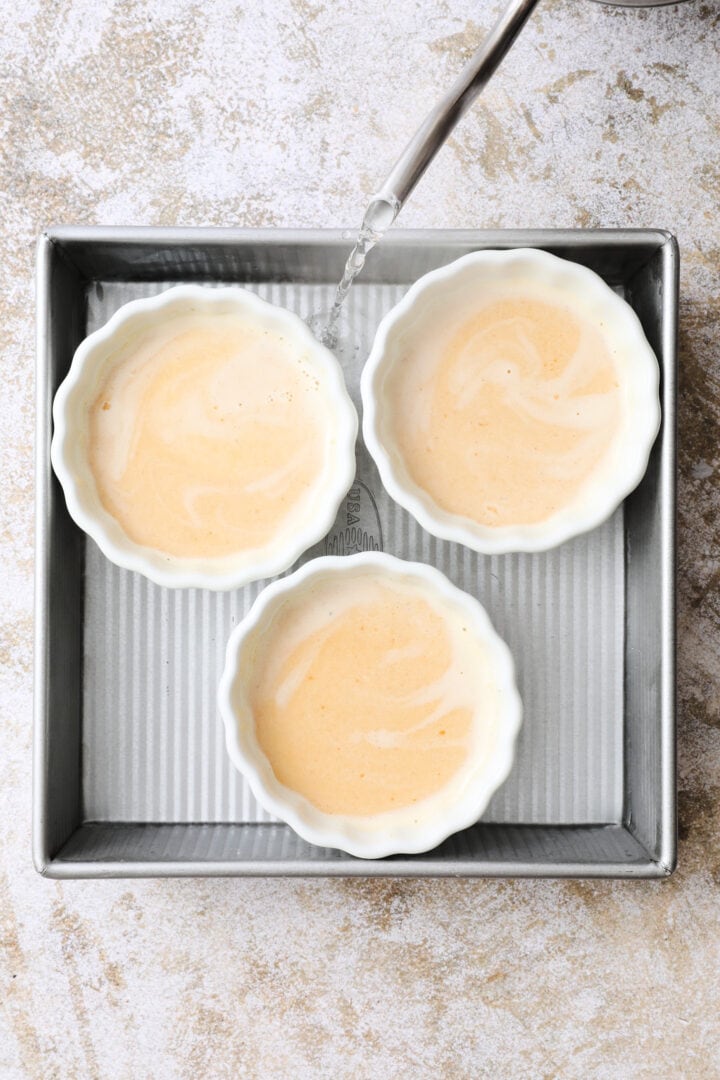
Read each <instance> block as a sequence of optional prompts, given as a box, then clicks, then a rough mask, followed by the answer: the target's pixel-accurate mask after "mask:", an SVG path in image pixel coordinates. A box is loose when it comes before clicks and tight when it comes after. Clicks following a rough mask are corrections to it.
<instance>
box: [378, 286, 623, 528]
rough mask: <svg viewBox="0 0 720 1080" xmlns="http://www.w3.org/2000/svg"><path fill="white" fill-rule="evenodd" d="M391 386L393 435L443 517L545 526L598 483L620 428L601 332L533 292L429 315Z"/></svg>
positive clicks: (465, 298)
mask: <svg viewBox="0 0 720 1080" xmlns="http://www.w3.org/2000/svg"><path fill="white" fill-rule="evenodd" d="M402 350H403V351H402V353H400V354H398V356H397V358H396V359H395V360H394V362H393V364H392V367H391V369H390V371H389V373H388V376H387V380H386V383H385V386H384V393H385V398H386V402H387V416H388V420H387V433H388V437H389V439H390V440H391V442H393V443H394V444H395V446H396V447H397V450H398V451H399V453H400V456H401V458H402V460H403V462H404V465H405V468H406V470H407V473H408V475H409V477H410V479H411V480H412V481H413V482H414V483H415V484H416V485H417V486H418V487H420V488H422V489H423V490H424V491H426V492H427V493H428V494H429V495H430V496H431V497H432V499H433V500H434V502H435V503H436V504H437V505H438V506H439V507H441V508H442V509H444V510H446V511H449V512H450V513H453V514H458V515H461V516H463V517H467V518H470V519H471V520H473V521H476V522H478V523H479V524H482V525H487V526H503V525H506V526H512V525H521V524H534V523H536V522H541V521H545V520H547V519H548V518H550V517H551V516H552V515H553V514H555V513H556V512H558V511H559V510H561V509H562V508H563V507H564V506H566V505H567V504H568V503H570V502H571V501H572V500H574V499H575V497H576V496H577V495H578V493H579V492H580V491H581V489H582V488H583V486H584V485H585V484H586V483H587V482H588V481H589V480H590V479H591V477H592V475H593V473H594V471H595V470H596V469H597V468H598V466H599V464H600V463H601V461H602V459H603V457H604V456H605V455H606V453H607V452H608V450H609V448H610V447H611V445H612V442H613V438H614V436H615V433H616V431H617V430H618V428H619V425H620V421H621V400H620V390H619V386H618V375H617V371H616V368H615V362H614V359H613V356H612V353H611V350H610V347H609V346H608V344H607V342H606V340H605V338H604V336H603V333H602V329H601V327H599V326H596V325H593V324H592V323H591V322H590V320H589V319H587V318H584V317H583V316H582V315H581V314H579V313H577V312H575V311H574V310H571V309H570V308H569V307H567V306H564V305H563V304H562V303H560V302H558V301H557V300H556V299H555V298H553V297H552V296H550V297H546V296H543V295H538V294H537V292H535V293H534V292H533V291H532V288H531V287H529V288H528V290H527V292H523V291H522V289H520V288H519V289H518V290H517V292H513V293H512V294H511V295H508V294H507V293H505V294H504V295H503V294H498V295H494V296H492V297H490V298H489V299H488V297H487V296H485V297H484V298H482V299H480V300H478V298H477V297H473V296H472V295H467V291H466V292H465V293H460V294H459V296H458V297H457V299H456V303H455V305H454V306H453V305H452V304H451V305H450V309H449V310H448V309H447V307H446V309H445V310H443V311H438V310H433V311H430V312H426V313H425V315H424V316H423V317H421V319H420V320H419V321H418V322H417V323H416V324H415V325H414V326H412V327H411V329H410V330H409V331H407V332H406V334H405V337H404V342H403V346H402Z"/></svg>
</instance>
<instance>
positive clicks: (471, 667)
mask: <svg viewBox="0 0 720 1080" xmlns="http://www.w3.org/2000/svg"><path fill="white" fill-rule="evenodd" d="M246 665H247V666H246V679H247V684H246V685H247V688H248V689H247V694H248V704H249V706H250V710H251V712H252V715H253V719H254V724H255V733H256V737H257V741H258V743H259V746H260V748H261V750H262V751H263V753H264V754H265V756H266V757H267V759H268V760H269V762H270V764H271V766H272V769H273V771H274V773H275V776H276V777H277V779H278V780H279V781H280V783H282V784H284V785H285V786H286V787H288V788H290V789H291V790H293V791H296V792H298V793H299V794H300V795H302V796H304V797H305V798H306V799H307V800H308V801H309V802H311V803H312V804H313V805H314V806H315V807H317V808H318V809H319V810H322V811H324V812H325V813H329V814H340V815H351V816H353V815H363V816H364V815H375V814H380V813H384V812H388V811H393V810H398V809H401V808H403V807H408V806H415V805H416V804H419V803H421V802H422V801H423V800H424V799H426V798H429V797H430V796H433V795H435V794H437V793H438V792H440V791H442V790H443V789H445V788H446V787H447V786H448V785H452V784H456V785H457V791H458V792H459V791H461V789H462V784H463V783H464V782H466V781H467V777H463V766H465V765H467V763H468V762H469V761H470V760H471V761H472V764H473V767H474V768H476V769H477V767H478V765H481V764H482V762H483V761H484V760H487V758H489V757H490V756H491V754H492V752H493V749H494V747H495V744H496V739H497V736H498V725H499V723H500V697H499V693H500V692H499V690H498V687H497V684H496V682H495V679H494V678H493V672H492V666H491V661H490V658H489V655H488V649H487V646H486V645H485V644H484V643H483V642H482V641H481V640H479V638H478V637H477V635H476V634H474V633H473V631H472V627H471V626H470V625H469V624H468V621H467V618H466V617H464V616H463V614H462V613H461V612H460V611H459V610H458V609H456V608H454V606H453V605H452V604H451V603H450V602H449V601H447V600H445V599H444V598H443V597H441V596H436V595H435V594H434V592H433V590H429V589H428V588H427V587H425V586H423V585H422V584H421V583H420V582H419V581H412V580H407V581H404V580H400V579H398V578H397V577H395V576H392V577H391V576H389V575H384V574H382V572H380V571H368V570H358V571H357V572H355V573H347V574H343V575H328V576H327V577H325V578H317V579H315V581H314V582H313V583H312V585H308V586H306V587H305V588H303V589H302V590H300V591H299V592H298V594H297V595H293V596H289V597H288V598H287V599H286V600H285V601H284V603H283V604H282V606H281V607H280V609H279V610H278V611H276V612H275V614H274V616H273V618H272V620H271V621H270V623H269V624H268V627H267V629H265V630H264V631H263V632H262V634H260V635H258V636H256V638H255V640H254V642H253V645H252V648H251V649H250V651H249V654H248V658H247V661H246Z"/></svg>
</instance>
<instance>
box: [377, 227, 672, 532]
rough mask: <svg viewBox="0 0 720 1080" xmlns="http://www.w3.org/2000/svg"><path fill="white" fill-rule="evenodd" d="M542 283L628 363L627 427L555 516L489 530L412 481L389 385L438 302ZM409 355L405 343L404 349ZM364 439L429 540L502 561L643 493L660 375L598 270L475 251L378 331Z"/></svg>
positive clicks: (623, 376) (424, 286)
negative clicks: (418, 326)
mask: <svg viewBox="0 0 720 1080" xmlns="http://www.w3.org/2000/svg"><path fill="white" fill-rule="evenodd" d="M498 281H502V282H503V283H507V284H508V285H509V286H512V284H513V283H514V282H517V283H520V284H521V285H522V283H523V282H530V283H531V284H532V283H533V282H537V283H538V284H542V286H543V288H547V289H550V290H558V294H559V295H561V296H564V297H565V299H566V300H567V299H568V298H569V299H570V301H571V303H572V306H573V308H574V309H576V310H578V312H579V313H580V314H583V315H584V316H585V317H587V318H588V319H589V320H591V322H592V324H593V325H594V326H596V327H604V329H603V330H602V334H603V336H604V337H605V340H606V342H607V343H608V344H609V346H610V347H611V349H612V351H613V353H614V354H615V356H616V357H619V358H620V361H621V363H620V364H619V365H618V367H617V370H618V372H619V375H620V395H621V413H622V419H621V423H620V429H619V431H618V433H617V435H616V437H615V438H614V440H613V442H612V445H611V448H610V450H609V451H608V453H607V454H606V455H605V457H604V458H603V460H602V461H601V463H600V465H599V466H598V467H597V469H596V471H595V472H594V474H593V475H592V479H591V481H590V482H588V483H587V484H586V485H585V486H584V487H583V488H582V489H581V490H580V492H579V494H578V496H577V497H576V498H575V499H574V500H573V501H572V502H570V503H568V504H566V505H565V506H563V507H561V508H560V509H559V510H558V511H557V512H556V513H555V514H553V515H552V516H551V517H549V518H547V519H545V520H543V521H541V522H536V523H532V524H523V523H519V524H517V525H512V526H509V525H503V526H490V525H485V524H480V523H478V522H476V521H473V520H471V519H470V518H468V517H463V516H460V515H458V514H455V513H451V512H449V511H447V510H445V509H443V508H442V507H440V506H439V505H438V504H437V502H436V501H435V500H434V499H433V498H432V497H431V496H430V495H429V494H428V493H427V492H426V491H424V490H423V489H422V488H421V487H419V486H418V485H417V484H416V483H414V481H413V480H412V479H411V477H410V475H409V473H408V470H407V468H406V466H405V463H404V461H403V459H402V456H401V454H400V452H399V450H398V448H397V446H395V445H394V444H393V438H392V435H391V433H390V431H389V406H388V403H387V395H386V394H385V393H384V386H385V383H386V379H387V375H388V372H389V371H390V369H391V368H392V365H393V364H394V363H395V362H396V360H397V358H398V356H399V355H401V348H400V341H401V339H402V337H403V335H406V338H407V336H409V334H410V332H411V327H412V325H413V322H414V321H415V320H416V319H418V318H419V317H420V315H421V313H422V312H423V309H424V308H425V307H426V306H427V305H428V304H430V303H432V304H433V305H434V308H433V310H435V311H437V310H438V307H439V306H441V305H442V304H443V301H445V302H446V303H447V305H448V306H449V305H450V302H451V300H452V296H453V294H454V292H455V291H456V290H457V289H458V288H460V287H461V286H465V285H468V284H470V283H471V284H472V286H473V288H475V287H476V288H477V289H478V291H479V292H481V290H482V287H483V283H486V284H488V286H489V285H490V284H492V285H493V286H495V285H497V283H498ZM405 348H407V344H405ZM361 390H362V401H363V410H364V418H363V436H364V440H365V444H366V446H367V448H368V450H369V451H370V453H371V455H372V456H373V458H374V459H375V462H376V464H377V466H378V469H379V472H380V476H381V479H382V481H383V484H384V485H385V488H386V489H387V491H388V492H389V494H390V495H391V496H392V497H393V498H394V499H395V500H396V501H397V502H398V503H400V504H401V505H402V506H404V507H405V508H406V509H407V510H409V511H410V513H411V514H412V515H413V516H414V517H415V519H416V520H417V521H418V522H419V523H420V524H421V525H422V526H423V527H424V528H425V529H427V530H428V532H431V533H433V534H434V535H435V536H439V537H442V538H443V539H447V540H453V541H456V542H458V543H461V544H465V545H466V546H467V547H470V548H473V549H474V550H476V551H480V552H484V553H486V554H499V553H503V552H510V551H542V550H546V549H547V548H551V547H555V546H556V545H558V544H561V543H563V542H564V541H565V540H568V539H569V538H570V537H572V536H575V535H577V534H579V533H583V532H586V531H588V530H590V529H593V528H595V527H596V526H597V525H600V524H601V523H602V522H603V521H604V520H606V519H607V518H608V517H609V516H610V515H611V514H612V513H613V511H614V510H615V509H616V508H617V507H618V506H619V504H620V503H621V502H622V500H623V499H624V498H625V497H626V496H627V495H628V494H629V493H630V492H631V491H632V490H633V489H634V488H635V487H636V486H637V485H638V483H639V482H640V480H641V479H642V477H643V475H644V473H645V470H646V468H647V464H648V458H649V455H650V451H651V449H652V445H653V443H654V441H655V438H656V436H657V433H658V430H659V427H660V404H659V367H658V363H657V359H656V357H655V354H654V353H653V351H652V349H651V348H650V345H649V344H648V342H647V339H646V338H645V335H644V333H643V330H642V326H641V324H640V321H639V319H638V318H637V316H636V314H635V312H634V311H633V310H632V308H631V307H630V305H629V304H627V303H626V302H625V301H624V300H623V299H622V298H621V297H619V296H618V295H617V294H616V293H614V292H613V291H612V289H611V288H610V287H609V286H608V285H607V284H606V283H605V282H604V281H603V280H602V278H600V277H599V276H598V275H597V274H596V273H594V271H592V270H589V269H587V268H586V267H584V266H580V265H579V264H577V263H573V262H570V261H568V260H565V259H560V258H558V257H557V256H554V255H550V254H548V253H547V252H544V251H541V250H537V249H530V248H518V249H515V250H510V251H477V252H472V253H471V254H469V255H465V256H463V257H462V258H460V259H458V260H457V261H455V262H453V263H450V264H449V265H448V266H444V267H441V268H440V269H438V270H434V271H432V272H431V273H429V274H426V275H425V276H424V277H422V278H420V279H419V281H417V282H415V284H414V285H413V286H412V287H411V288H410V290H409V291H408V293H407V294H406V296H405V297H404V298H403V299H402V300H401V302H400V303H399V304H398V305H397V306H396V307H394V308H393V309H392V311H390V312H389V313H388V314H387V315H386V316H385V318H384V319H383V320H382V322H381V323H380V326H379V328H378V330H377V333H376V336H375V340H374V343H373V348H372V351H371V353H370V357H369V359H368V361H367V364H366V365H365V368H364V370H363V374H362V381H361Z"/></svg>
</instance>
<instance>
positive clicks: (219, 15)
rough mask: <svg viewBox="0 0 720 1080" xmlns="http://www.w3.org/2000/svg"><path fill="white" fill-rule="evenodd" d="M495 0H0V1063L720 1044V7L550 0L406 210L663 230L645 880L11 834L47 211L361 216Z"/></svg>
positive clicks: (439, 1066)
mask: <svg viewBox="0 0 720 1080" xmlns="http://www.w3.org/2000/svg"><path fill="white" fill-rule="evenodd" d="M499 6H500V4H499V0H453V2H452V3H450V2H443V0H392V2H388V0H317V2H314V0H276V2H274V3H273V2H270V0H264V2H256V0H254V2H252V3H251V2H250V0H245V2H244V3H234V2H233V0H217V2H215V3H213V4H199V3H194V2H189V0H172V2H171V0H165V2H158V3H149V2H139V0H116V2H114V3H113V2H111V0H72V2H71V0H62V2H57V0H55V2H51V0H27V2H25V3H23V4H15V3H11V2H10V0H1V2H0V19H1V20H2V34H1V40H0V50H1V54H0V78H1V80H2V82H1V84H0V95H1V96H2V101H1V103H0V128H1V134H0V209H1V220H2V233H3V236H2V241H1V243H2V259H1V260H0V334H1V335H2V343H3V351H2V368H1V369H0V388H1V392H2V407H3V412H2V416H3V420H2V424H1V425H0V463H1V464H0V482H1V484H2V490H1V492H0V513H1V515H2V526H1V533H2V538H1V543H2V549H1V550H2V563H3V569H2V578H1V581H2V622H3V628H2V645H1V647H0V662H1V663H2V673H1V675H0V679H1V682H0V693H1V709H2V712H1V716H0V740H1V745H0V762H1V763H2V781H1V782H0V817H1V820H2V829H1V831H0V852H1V863H0V980H1V982H0V1076H2V1077H3V1080H5V1078H12V1080H14V1078H19V1077H23V1078H24V1077H39V1078H43V1080H45V1078H54V1077H57V1078H63V1080H64V1078H66V1077H100V1078H103V1080H104V1078H106V1077H107V1078H113V1080H114V1078H116V1077H117V1078H121V1077H122V1078H124V1077H128V1078H135V1077H142V1078H146V1077H147V1078H165V1077H168V1078H172V1077H179V1078H193V1080H194V1078H205V1077H208V1078H215V1077H217V1078H221V1077H228V1078H235V1077H251V1078H255V1077H260V1078H265V1077H268V1078H270V1077H278V1078H281V1077H282V1078H288V1077H292V1078H295V1077H298V1078H303V1077H325V1076H327V1077H333V1078H335V1077H338V1078H340V1077H370V1078H375V1077H378V1078H382V1080H386V1078H387V1080H390V1078H400V1077H433V1078H435V1077H451V1078H455V1077H458V1078H468V1080H470V1078H475V1077H483V1076H488V1077H493V1078H496V1077H512V1078H515V1077H532V1078H534V1077H556V1076H557V1077H582V1078H605V1077H607V1078H613V1080H615V1078H625V1077H632V1078H635V1077H657V1076H661V1077H673V1078H677V1077H690V1078H695V1077H718V1076H720V1020H719V1019H718V1013H719V1011H720V844H719V840H720V691H719V690H718V674H719V673H720V657H719V655H718V652H719V649H720V601H719V595H720V594H719V592H718V587H719V585H720V569H719V567H718V555H717V552H718V541H719V540H720V523H719V521H718V512H719V511H720V496H719V495H718V478H719V471H720V470H719V466H720V451H719V450H718V446H719V438H718V436H719V435H720V287H719V286H720V282H719V274H718V267H719V265H720V213H719V208H720V152H719V150H718V147H719V146H720V104H719V103H720V64H719V63H718V42H719V41H720V38H719V36H718V35H719V31H720V9H719V8H718V6H717V4H716V3H714V2H713V3H710V2H707V3H705V2H702V0H694V2H691V3H688V4H685V5H683V6H682V7H678V8H668V9H665V10H662V11H654V12H647V13H637V12H635V13H632V12H624V13H623V12H618V11H609V10H604V9H602V8H600V7H598V6H596V5H594V4H591V3H589V2H586V0H545V3H544V4H543V5H542V8H541V11H540V12H539V13H538V14H537V15H536V16H535V18H534V20H533V22H532V23H531V25H529V26H528V27H527V29H526V31H525V33H524V34H523V37H522V39H521V40H520V42H519V43H518V45H517V47H516V48H515V49H514V51H513V52H512V53H511V55H510V56H509V58H508V60H507V61H506V63H505V65H504V67H503V69H502V71H501V73H500V75H499V76H498V77H497V79H496V80H495V81H494V82H493V83H492V84H491V86H490V87H489V88H488V90H487V92H486V95H485V96H484V99H483V100H482V102H481V103H480V104H479V105H478V106H477V107H476V108H475V110H474V111H473V113H472V114H471V115H470V116H469V117H468V118H467V119H466V121H465V122H464V124H463V126H462V128H461V129H460V130H459V131H458V132H457V134H456V135H455V137H454V138H453V139H452V141H451V143H450V145H449V146H448V147H447V148H446V150H445V151H444V152H443V154H442V157H441V158H440V159H439V160H438V161H437V162H436V163H435V165H434V167H433V169H432V171H431V172H430V173H429V174H428V176H427V177H426V178H425V180H424V182H423V184H422V186H421V187H420V188H419V189H418V191H417V193H416V195H415V197H414V199H413V201H412V204H411V205H409V206H408V207H407V209H406V210H405V212H404V214H403V218H402V221H403V224H405V225H408V226H410V225H412V226H481V225H493V226H508V227H509V226H568V225H583V226H585V225H609V226H613V225H647V226H664V227H667V228H670V229H673V230H674V231H676V232H677V234H678V236H679V239H680V244H681V249H682V254H683V270H682V342H681V345H682V349H681V368H682V393H681V411H680V438H681V444H680V460H681V477H680V567H679V571H680V572H679V581H678V587H679V601H680V623H679V630H680V655H679V662H680V672H679V673H680V732H679V734H680V778H679V784H680V825H681V846H680V868H679V870H678V872H677V874H676V875H675V876H674V877H673V878H672V879H671V880H670V881H668V882H663V883H653V884H629V883H597V884H584V883H580V884H578V883H564V884H563V883H558V882H532V883H528V882H514V883H503V882H477V883H472V882H454V881H447V882H412V881H407V882H401V883H391V882H377V883H376V882H362V881H355V882H347V883H343V882H322V881H319V882H313V883H311V884H308V883H302V882H283V881H273V882H262V881H256V882H253V881H198V882H194V881H162V882H139V883H134V884H129V883H123V882H106V883H103V882H91V883H65V884H59V883H53V882H50V881H46V880H43V879H41V878H39V877H38V876H37V875H36V874H35V872H34V871H33V869H32V867H31V864H30V856H29V851H30V711H31V694H32V685H31V678H32V658H31V629H32V607H31V603H32V543H33V505H32V496H33V492H32V438H33V435H32V432H33V375H32V371H33V285H32V269H33V246H34V241H35V236H36V234H37V232H38V230H39V229H40V228H41V226H42V225H44V224H48V223H53V224H57V223H62V222H68V223H69V222H77V223H103V224H156V225H160V224H163V225H170V224H188V225H189V224H193V225H196V224H212V225H231V224H232V225H238V224H239V225H308V226H352V225H354V224H355V223H356V222H357V220H358V218H359V216H360V214H361V210H362V206H363V204H364V201H365V199H366V198H367V196H368V195H369V193H370V192H371V191H372V189H373V187H374V186H375V185H376V183H377V182H378V181H379V180H380V179H381V178H382V177H383V175H384V173H385V171H386V168H387V167H388V166H389V165H390V164H391V162H392V159H393V156H394V155H395V153H396V152H397V151H398V150H399V148H400V147H401V145H402V143H403V141H404V139H405V138H406V137H408V136H409V135H410V134H411V131H412V129H413V127H414V125H415V123H416V121H417V120H418V119H419V118H420V117H421V115H422V113H423V110H424V109H425V108H426V107H428V106H429V105H430V104H431V103H432V102H433V100H434V98H435V96H436V94H437V92H438V90H439V89H440V88H441V87H443V86H444V85H445V84H446V83H447V81H448V79H449V78H450V77H451V76H452V74H453V73H454V72H455V71H456V70H457V68H458V66H459V65H460V63H461V62H462V60H463V59H464V57H465V56H466V55H467V54H468V53H469V51H470V49H471V48H472V46H473V45H474V43H476V42H477V41H478V39H479V38H480V37H481V36H482V33H483V31H484V30H485V29H486V28H487V27H488V26H489V25H490V23H491V21H492V19H493V17H494V15H495V13H496V12H497V10H498V9H499Z"/></svg>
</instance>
